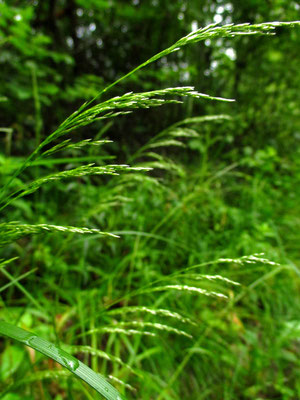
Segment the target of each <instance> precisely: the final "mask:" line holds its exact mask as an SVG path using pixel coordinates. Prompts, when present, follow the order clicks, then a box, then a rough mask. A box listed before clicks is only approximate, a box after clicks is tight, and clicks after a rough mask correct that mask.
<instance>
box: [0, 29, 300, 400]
mask: <svg viewBox="0 0 300 400" xmlns="http://www.w3.org/2000/svg"><path fill="white" fill-rule="evenodd" d="M282 25H287V26H292V25H295V23H266V24H258V25H248V24H241V25H225V26H221V27H219V26H216V25H212V26H209V27H206V28H203V29H199V30H197V31H194V32H192V33H191V34H189V35H187V36H186V37H184V38H182V39H180V40H179V41H177V42H176V43H175V44H174V45H172V46H170V47H169V48H168V49H166V50H164V51H162V52H160V53H159V54H157V55H155V56H154V57H152V58H150V59H149V60H148V61H146V62H145V63H143V64H141V65H140V66H138V67H137V68H135V69H134V70H133V71H131V72H130V73H128V74H127V75H125V76H124V77H122V78H120V79H119V80H117V81H116V82H114V83H113V84H111V85H109V86H108V87H107V88H106V89H104V90H102V91H101V92H100V93H99V95H97V96H96V97H95V98H94V99H93V100H91V101H89V102H87V103H85V104H83V105H82V106H81V107H80V108H79V109H78V110H77V111H75V112H74V113H73V114H72V115H71V116H70V117H68V118H67V119H66V120H65V121H64V122H63V123H62V124H61V125H60V126H59V127H58V129H57V130H56V131H55V132H53V133H52V134H50V135H49V136H47V137H46V139H44V140H43V141H42V142H41V143H40V144H39V145H38V146H37V148H36V149H35V150H34V152H33V153H32V154H31V155H30V156H29V157H28V158H27V160H25V161H24V162H21V163H20V165H19V166H17V168H15V171H14V172H13V173H12V174H11V176H7V177H6V182H5V185H4V187H3V189H2V198H1V210H4V209H5V208H6V207H8V206H11V205H13V204H14V202H16V201H18V200H20V199H21V198H23V197H25V196H28V195H31V194H32V193H34V192H36V191H37V190H38V189H40V188H41V186H43V185H45V184H49V183H50V182H53V181H54V182H60V181H62V180H65V179H74V178H78V179H84V178H85V177H88V176H97V175H102V176H106V175H109V176H114V175H118V174H123V173H127V172H130V173H132V174H133V176H134V177H136V179H142V180H143V179H144V180H145V181H146V179H147V177H145V178H143V177H142V178H141V175H137V174H136V173H137V172H143V171H149V170H151V168H152V167H154V168H162V169H168V170H172V169H175V170H177V171H178V167H177V166H176V165H174V164H173V163H172V162H170V160H167V159H166V158H164V157H162V156H160V155H158V154H157V153H156V152H154V151H153V149H156V148H162V147H165V146H170V145H175V146H180V145H181V142H180V141H178V138H182V137H187V138H193V137H195V135H196V132H195V131H194V130H192V129H191V128H186V127H185V128H182V125H187V124H190V123H196V122H203V120H204V119H205V117H204V118H203V117H199V118H198V119H197V120H196V119H192V118H191V119H189V120H185V121H182V122H181V123H178V124H176V125H175V126H172V127H170V128H168V129H166V130H165V131H164V132H162V133H161V134H159V135H158V136H156V137H155V138H153V139H152V140H151V141H150V142H149V143H148V144H147V145H145V146H144V147H143V148H141V149H140V151H139V152H138V153H137V154H135V155H134V156H133V157H132V161H135V160H137V159H138V158H140V157H143V158H144V157H150V158H152V159H154V160H155V161H154V162H152V163H149V162H148V163H147V164H146V166H145V165H143V166H140V165H137V166H133V167H130V166H128V165H115V164H112V165H95V164H88V165H81V166H78V167H76V168H71V169H68V170H64V171H58V172H55V173H52V174H50V175H46V176H43V177H39V178H35V179H33V180H32V181H31V182H29V183H25V184H24V183H23V182H22V180H21V174H24V172H25V171H27V170H28V169H30V168H31V167H34V166H37V165H39V163H41V162H42V161H45V162H46V163H47V160H51V157H52V156H53V155H54V154H56V153H58V152H60V151H63V150H67V149H78V148H79V149H82V148H88V147H90V146H100V145H104V144H106V143H107V142H108V141H107V140H94V141H93V140H83V141H80V142H78V143H74V142H71V141H70V139H66V140H62V138H63V137H64V136H65V135H67V134H70V133H71V132H72V131H73V130H75V129H77V128H80V127H83V126H87V125H89V124H91V123H92V122H96V121H102V120H106V119H110V118H114V117H119V116H121V115H125V114H128V113H129V112H132V110H135V109H138V108H150V107H157V106H161V105H163V104H168V103H178V102H179V101H178V100H177V98H178V97H188V98H193V99H202V98H204V99H209V100H220V101H232V100H230V99H223V98H216V97H211V96H208V95H206V94H202V93H198V92H197V91H195V90H194V88H192V87H175V88H167V89H162V90H155V91H151V92H144V93H127V94H124V95H122V96H120V97H114V98H111V99H108V100H106V101H103V102H100V103H97V104H95V103H96V100H98V99H99V98H100V97H101V96H103V95H104V94H105V93H106V92H107V91H108V90H109V89H111V88H112V87H113V86H114V85H116V84H117V83H120V82H121V81H122V80H123V79H125V78H127V77H129V76H131V75H132V74H134V73H136V72H137V71H138V70H140V69H141V68H143V67H145V66H147V65H148V64H150V63H152V62H154V61H156V60H158V59H159V58H161V57H164V56H167V55H168V54H170V53H172V52H174V51H178V50H179V49H180V48H181V47H183V46H185V45H187V44H190V43H195V42H198V41H201V40H206V39H208V38H218V37H233V36H238V35H245V34H246V35H252V34H269V33H271V32H272V30H273V29H274V28H275V27H277V26H282ZM168 96H171V99H169V98H168ZM201 118H202V119H201ZM206 118H207V119H212V116H209V117H206ZM213 118H214V119H222V118H223V119H224V118H226V117H224V116H223V117H222V116H220V117H213ZM38 136H39V133H38ZM126 178H127V175H124V177H123V181H124V180H125V179H126ZM129 178H130V177H129V176H128V180H129ZM148 178H149V177H148ZM193 196H195V195H192V196H190V195H188V196H187V199H186V201H185V202H186V203H187V202H189V201H190V200H191V197H192V199H193ZM169 218H170V215H167V216H166V219H165V220H163V222H162V223H165V221H167V220H168V219H169ZM0 229H1V231H0V244H2V245H6V244H7V243H9V242H12V241H14V240H17V239H19V238H22V237H24V236H26V235H30V234H40V233H41V232H45V231H49V232H51V231H63V232H66V233H69V234H73V233H79V234H97V235H101V236H105V237H114V236H116V235H115V234H114V233H109V232H103V231H102V230H100V229H96V228H86V227H83V228H82V227H79V228H78V227H73V226H71V227H70V226H61V225H53V224H35V225H29V224H21V223H17V222H3V223H2V224H1V226H0ZM155 233H156V229H154V231H153V232H152V234H153V235H154V234H155ZM11 262H13V260H11ZM226 262H232V263H236V264H239V263H242V264H243V263H247V262H249V263H253V262H257V263H269V262H268V260H265V259H263V258H261V257H256V258H255V257H254V258H253V257H252V258H244V259H229V260H228V259H218V260H217V261H215V262H213V263H204V264H201V265H195V266H193V267H189V268H184V269H182V270H180V271H177V272H176V273H173V274H167V275H165V276H163V277H161V278H159V279H154V280H153V279H151V276H149V282H148V283H145V284H144V285H143V286H142V287H139V288H137V289H135V290H131V291H130V290H129V291H127V292H126V293H125V295H122V294H121V295H119V294H118V295H116V296H114V300H113V301H109V303H108V304H107V305H104V306H103V307H102V309H101V310H100V313H101V314H103V315H102V317H103V320H104V321H105V322H106V325H104V326H102V327H100V328H97V327H95V326H93V324H94V323H92V321H91V319H89V320H88V321H85V322H88V323H90V324H91V325H92V326H91V329H90V330H88V331H85V332H84V333H83V334H81V335H80V337H85V336H89V335H91V336H92V338H93V339H92V340H93V343H94V345H93V346H77V347H76V346H74V347H73V348H71V349H69V353H75V354H77V353H80V352H84V353H87V354H92V355H93V356H97V357H103V358H106V359H107V360H110V361H112V362H113V363H119V364H120V365H121V366H122V367H124V368H127V370H129V371H131V369H130V368H131V367H130V365H129V366H128V365H124V363H122V361H121V360H120V359H117V358H114V357H112V356H110V355H109V354H107V353H106V352H101V351H99V350H97V348H96V347H97V334H99V333H102V334H107V333H111V334H113V335H115V334H123V335H133V336H135V335H136V336H138V337H140V336H146V337H147V336H149V337H153V336H155V331H156V330H157V331H164V332H167V333H170V334H174V335H179V336H183V337H185V338H187V339H190V338H191V337H192V333H190V332H189V331H188V332H187V331H186V330H185V329H184V328H182V329H178V328H177V327H174V326H172V324H169V323H168V324H165V323H160V322H157V321H156V320H155V319H154V320H153V321H148V320H147V319H146V320H144V319H142V320H138V321H136V320H125V321H124V320H122V321H116V320H115V319H114V317H113V316H114V315H118V314H119V315H121V316H122V317H123V316H125V317H126V315H127V314H130V313H134V314H135V313H142V314H143V313H145V314H146V315H147V314H148V315H150V316H151V315H154V316H160V317H167V318H170V319H173V320H178V321H180V323H182V324H183V325H187V326H188V325H190V326H191V327H192V326H194V324H195V322H194V321H193V320H191V319H190V318H189V317H187V316H185V315H181V314H180V313H178V312H174V311H172V310H170V309H165V308H160V307H158V305H155V307H149V306H148V305H145V306H129V305H128V303H129V301H130V300H131V299H134V298H135V297H137V296H145V295H151V294H153V293H156V292H165V293H166V297H167V296H168V295H169V293H174V292H183V293H189V294H193V293H196V294H200V295H205V296H209V297H214V298H217V299H219V298H226V295H225V294H224V293H223V292H222V290H221V289H220V283H226V284H233V285H236V284H237V283H236V282H235V281H233V280H230V279H226V278H224V277H221V276H219V275H209V274H200V273H199V272H194V271H197V270H198V268H199V267H203V266H204V265H207V264H221V263H226ZM132 263H134V258H133V260H132ZM7 265H8V264H7V262H3V263H2V264H1V270H2V272H3V273H4V275H5V276H6V277H7V278H8V279H10V280H11V284H12V285H14V284H15V285H18V286H19V288H20V289H21V290H22V291H23V293H24V294H25V296H27V298H28V299H29V300H30V301H31V302H32V303H33V304H34V305H35V307H36V308H37V309H39V310H40V311H41V312H44V311H45V310H44V308H43V307H42V306H41V305H40V304H39V302H37V301H36V299H34V298H32V296H31V294H30V293H29V292H28V291H27V290H26V289H25V287H23V285H21V284H20V283H19V281H18V280H19V279H23V278H24V277H26V276H24V275H23V276H20V277H19V279H18V280H16V279H14V278H13V277H12V276H11V275H10V274H9V273H8V272H7V271H6V266H7ZM191 271H193V272H192V273H191ZM133 279H134V274H133V271H131V274H130V281H131V280H133ZM195 282H196V283H198V282H201V283H202V282H204V284H203V285H200V286H199V285H198V284H196V283H195ZM205 282H206V283H205ZM128 287H129V288H130V287H131V285H130V284H128ZM6 288H7V286H6V287H5V289H6ZM2 289H3V288H2ZM3 290H4V289H3ZM112 290H113V288H112ZM115 305H120V306H119V307H118V308H113V306H115ZM225 310H226V308H225ZM0 328H1V333H2V335H6V336H8V337H10V338H12V339H15V340H17V341H20V342H21V343H23V344H27V345H28V346H29V347H31V348H33V349H35V350H38V351H39V352H41V353H43V354H45V355H46V356H48V357H50V358H52V359H54V360H55V361H57V362H59V363H61V364H62V365H63V366H64V367H65V368H67V369H69V371H70V372H73V373H75V375H77V376H79V377H81V378H82V379H83V380H84V381H85V382H86V383H88V384H89V385H90V386H92V387H94V388H95V389H96V390H97V391H98V392H99V393H100V394H102V395H103V396H104V397H106V398H107V399H116V400H117V399H118V398H122V396H121V395H120V394H119V393H118V392H117V391H116V390H115V389H114V388H113V387H112V386H111V385H109V384H108V383H106V382H105V380H104V379H103V378H102V377H101V376H98V375H96V373H93V372H92V371H91V370H90V369H88V367H86V366H85V365H84V364H82V363H81V362H79V361H78V360H77V359H75V358H74V357H73V356H71V355H70V354H69V353H68V352H66V351H65V350H64V349H62V348H61V347H57V346H56V345H53V344H51V343H49V342H48V341H46V340H44V339H41V338H40V337H39V336H37V335H33V334H31V333H28V332H26V331H24V330H22V329H21V328H18V327H17V326H13V325H11V324H8V323H7V322H1V323H0ZM79 328H80V326H76V325H75V326H73V327H72V330H73V331H74V332H75V333H74V334H75V335H76V331H77V330H78V329H79ZM187 330H189V328H187ZM191 330H192V329H191ZM153 331H154V332H153ZM111 340H113V339H111ZM140 340H141V339H138V340H137V342H136V343H135V347H136V349H138V348H139V346H140ZM94 365H95V366H96V365H97V363H96V362H94ZM182 365H183V366H182V368H183V367H184V363H183V364H182ZM179 370H180V368H179ZM133 372H134V373H136V374H137V376H139V374H141V371H133ZM60 375H63V374H61V371H59V373H58V374H57V376H60ZM48 376H49V377H55V374H52V375H51V374H50V373H48ZM176 376H177V373H175V375H174V377H173V379H172V381H174V380H175V379H176ZM36 379H41V376H39V375H37V377H36ZM148 379H149V377H148ZM112 380H113V375H112ZM125 387H126V386H125ZM129 389H131V388H129Z"/></svg>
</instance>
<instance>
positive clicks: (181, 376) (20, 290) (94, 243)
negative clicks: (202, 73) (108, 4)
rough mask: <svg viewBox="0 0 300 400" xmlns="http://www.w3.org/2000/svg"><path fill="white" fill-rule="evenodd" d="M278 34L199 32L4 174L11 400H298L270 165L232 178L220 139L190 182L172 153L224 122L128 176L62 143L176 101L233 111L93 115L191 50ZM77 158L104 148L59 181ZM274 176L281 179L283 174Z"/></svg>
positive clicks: (4, 375) (294, 322)
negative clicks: (179, 107)
mask: <svg viewBox="0 0 300 400" xmlns="http://www.w3.org/2000/svg"><path fill="white" fill-rule="evenodd" d="M278 25H286V24H285V23H283V24H281V23H268V24H260V25H254V26H251V25H247V24H243V25H239V26H234V25H228V26H223V27H219V26H216V25H212V26H210V27H206V28H204V29H199V30H198V31H195V32H193V33H191V34H190V35H188V36H186V37H185V38H182V39H180V40H179V41H178V42H177V43H175V44H174V45H172V46H171V47H170V48H168V49H166V50H164V51H162V52H161V53H159V54H158V55H156V56H154V57H152V58H150V59H149V60H148V61H146V62H145V63H144V64H142V65H141V66H139V67H137V68H136V69H135V70H134V71H132V72H130V73H129V74H127V75H126V76H125V77H123V78H121V79H119V80H118V81H116V82H115V83H113V84H112V85H110V86H109V87H108V88H106V89H105V90H104V91H103V92H101V93H100V94H99V96H97V98H95V99H93V100H92V101H90V102H88V103H85V104H84V105H83V106H82V107H81V108H80V109H79V110H77V111H76V112H75V113H73V114H72V115H71V116H70V117H68V118H67V119H66V120H65V121H64V122H63V123H62V124H61V125H60V126H59V127H58V129H57V130H56V131H55V132H53V133H52V134H50V135H49V136H48V137H47V138H45V139H44V140H43V141H42V142H41V143H40V144H39V145H38V146H37V148H36V149H34V150H33V153H32V154H31V155H30V156H29V157H28V158H27V159H26V160H22V161H21V162H20V161H17V162H15V163H14V164H13V165H12V166H10V167H9V168H7V170H5V169H4V175H5V171H6V176H4V178H3V190H2V198H1V201H2V203H1V207H2V208H1V210H4V209H5V212H6V214H5V220H4V221H3V222H2V223H1V225H0V244H1V245H2V246H3V257H4V259H5V260H7V261H2V262H1V265H0V268H1V273H2V275H3V282H2V283H1V285H2V286H1V287H0V294H1V305H2V309H1V321H0V331H1V334H2V335H6V336H8V337H9V338H10V339H14V340H15V341H17V342H11V341H10V340H9V339H7V340H6V341H5V346H4V347H3V353H2V364H1V368H0V376H1V382H2V384H1V388H0V389H1V397H2V398H4V399H5V400H10V399H14V400H18V399H21V398H22V399H27V400H29V399H30V400H31V399H50V398H55V399H56V400H60V399H62V398H70V399H83V398H87V399H95V398H101V396H104V397H106V398H107V399H115V400H117V399H119V398H120V399H121V398H125V397H126V398H145V399H150V398H158V399H181V398H184V399H193V398H195V399H210V398H211V399H218V398H220V399H221V398H222V399H228V400H229V399H234V398H257V399H258V398H264V397H268V398H276V397H277V398H278V396H282V398H286V399H293V398H297V396H299V394H300V388H299V383H298V382H299V379H298V377H299V360H298V358H297V355H296V354H297V351H298V349H297V346H298V344H297V341H296V338H297V334H298V333H299V310H300V307H299V301H297V291H298V290H299V269H298V267H297V266H296V263H297V262H298V261H299V259H298V257H297V253H296V251H295V249H294V251H289V253H288V254H287V250H290V247H292V245H291V243H292V239H291V236H292V234H291V233H290V232H289V233H287V237H285V235H286V233H285V232H286V231H289V226H290V224H291V223H292V221H293V220H294V213H295V210H296V201H295V198H294V197H293V196H291V197H290V198H289V202H290V207H289V210H288V211H286V213H285V219H284V220H283V221H281V220H279V219H278V216H280V214H281V213H282V205H281V201H280V200H281V198H280V196H282V197H283V196H285V194H286V193H285V190H286V189H285V187H284V185H283V187H282V190H281V192H280V194H279V195H278V194H277V189H276V187H275V186H274V184H273V182H272V179H271V176H266V173H265V171H264V169H263V166H262V165H260V163H259V162H257V163H254V164H253V163H251V162H250V161H249V159H247V157H243V158H242V159H241V160H239V162H235V163H233V164H231V165H228V163H227V161H226V157H225V156H224V157H222V158H218V157H216V156H214V150H215V149H216V146H217V144H216V143H214V142H213V141H209V140H207V143H206V144H205V145H203V144H202V157H201V161H200V164H196V163H195V164H194V168H193V169H189V168H187V167H186V166H184V165H180V163H179V162H178V161H177V160H176V159H171V158H170V157H169V156H167V153H168V152H169V148H170V147H172V148H173V147H175V148H176V147H179V148H180V150H181V153H182V154H184V152H185V151H186V150H185V147H188V148H195V146H196V148H197V146H199V145H200V144H201V143H200V141H201V136H200V135H199V132H201V129H202V128H203V125H204V124H207V123H209V124H212V123H219V124H226V123H227V122H228V120H229V119H230V117H229V116H226V115H220V116H200V117H194V118H189V119H186V120H184V121H179V122H178V123H176V124H175V125H173V126H171V127H167V128H166V129H165V130H164V131H163V132H160V133H158V134H157V135H154V136H153V138H152V139H151V140H150V141H149V142H148V143H145V144H144V145H143V147H142V148H140V149H139V150H138V151H137V152H136V153H135V154H132V155H131V157H130V159H129V160H128V161H129V163H130V164H131V165H133V166H128V165H127V164H126V165H125V164H124V165H123V164H122V165H117V164H104V161H105V156H106V153H105V150H104V149H105V146H109V145H110V141H109V140H107V139H104V140H99V138H97V139H95V140H90V139H88V140H82V141H79V142H77V143H75V142H73V141H71V140H70V139H65V136H66V135H68V134H70V133H71V132H72V131H73V130H74V129H77V128H81V127H84V126H87V125H88V124H90V123H92V122H97V121H102V120H106V119H109V118H116V117H119V116H121V115H124V114H127V113H128V112H131V111H133V110H135V109H138V108H151V107H156V106H161V105H163V104H165V103H177V102H178V97H179V96H181V97H192V98H196V99H204V100H217V101H218V100H221V101H224V100H225V101H227V100H228V99H222V98H221V99H220V98H215V97H213V98H212V97H210V96H207V95H204V94H201V93H197V92H196V91H195V90H194V89H193V88H190V87H183V88H177V87H175V88H168V89H164V90H156V91H151V92H145V93H127V94H125V95H121V96H119V97H114V98H112V99H108V100H104V101H102V102H100V103H96V104H95V102H96V100H98V101H99V99H100V100H101V99H102V97H103V96H104V94H105V93H106V92H108V90H109V89H110V88H111V87H112V86H114V85H115V84H117V83H120V82H121V81H122V80H123V79H125V78H126V77H128V76H130V75H131V74H133V73H135V72H137V71H138V70H139V69H141V68H143V67H145V66H147V65H148V64H149V63H151V62H154V61H156V60H157V59H159V58H161V57H163V56H166V55H168V54H170V53H171V52H173V51H177V49H178V48H180V47H182V46H185V45H187V44H191V43H195V42H197V41H200V40H205V39H207V38H215V37H220V36H226V37H231V36H235V35H242V34H250V35H251V34H261V33H263V34H264V33H267V34H268V33H270V32H272V29H273V28H275V27H277V26H278ZM288 25H289V26H292V25H294V23H290V24H288ZM33 77H34V75H33ZM33 80H34V79H33ZM34 82H35V81H34ZM35 84H36V82H35ZM35 88H36V90H35V93H36V96H35V101H36V103H38V92H37V90H38V88H37V87H36V86H35ZM168 96H171V98H169V97H168ZM229 101H230V100H229ZM37 111H38V106H37ZM152 112H154V111H152ZM37 131H38V133H37V136H39V132H40V128H37ZM203 146H204V147H203ZM78 149H80V151H86V152H87V154H88V155H87V157H92V155H93V150H95V149H96V150H97V151H98V152H99V155H100V157H99V158H97V157H95V161H96V163H95V164H88V165H86V164H80V162H81V161H82V159H80V160H78V159H76V158H75V159H74V160H73V162H72V163H70V164H68V165H67V167H66V168H65V169H56V168H55V165H60V160H65V159H66V158H67V159H70V158H72V154H73V152H74V151H77V150H78ZM60 154H62V156H63V158H60V157H59V156H60ZM61 162H63V164H62V165H64V164H65V163H66V162H65V161H61ZM276 162H277V161H276V160H274V159H273V158H272V157H270V159H269V163H270V164H271V165H273V164H274V163H276ZM78 164H79V165H78ZM293 164H294V165H295V168H297V160H296V159H295V160H293ZM264 165H265V164H264ZM49 169H50V174H49V173H48V170H49ZM152 169H154V170H153V171H152ZM44 171H46V173H44ZM278 176H279V177H281V178H282V180H283V181H284V173H282V174H281V175H280V171H279V172H278ZM70 182H71V183H70ZM275 196H279V199H276V202H275V201H273V198H274V197H275ZM18 220H26V223H21V222H15V221H18ZM277 221H279V222H277ZM70 222H71V224H72V226H70ZM118 237H120V238H118ZM292 249H293V247H292ZM262 252H264V253H266V255H262V254H261V253H262ZM256 253H259V254H256ZM245 254H253V255H252V256H245ZM16 256H18V257H19V258H18V259H16ZM269 259H272V260H275V261H276V262H274V261H269ZM5 321H6V322H5ZM8 321H9V322H8ZM28 332H30V333H28ZM31 332H34V333H31ZM32 338H33V340H31V339H32ZM18 342H20V343H23V344H26V347H24V346H20V345H19V343H18ZM266 348H267V349H268V351H267V352H266V350H265V349H266ZM39 353H42V354H44V355H46V356H47V357H48V359H47V358H45V357H43V356H42V355H41V354H39ZM54 361H55V362H58V363H59V364H60V365H62V366H63V367H65V369H67V370H65V369H62V368H61V367H60V366H59V365H58V364H56V363H55V362H54ZM87 365H88V366H90V367H91V368H92V370H91V369H90V368H89V367H88V366H87ZM75 367H76V368H75ZM70 372H71V373H72V372H73V373H75V375H77V376H79V377H80V378H81V379H82V380H83V382H85V383H83V382H82V381H80V380H77V379H72V378H71V377H70ZM100 374H101V375H100ZM103 376H105V378H106V380H104V378H103ZM108 382H110V383H108ZM113 386H114V387H115V388H116V389H114V387H113ZM93 389H96V391H97V392H98V393H96V392H95V391H94V390H93Z"/></svg>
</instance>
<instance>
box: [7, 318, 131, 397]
mask: <svg viewBox="0 0 300 400" xmlns="http://www.w3.org/2000/svg"><path fill="white" fill-rule="evenodd" d="M0 334H1V335H4V336H8V337H9V338H11V339H14V340H17V341H18V342H20V343H23V344H25V345H27V346H29V347H31V348H32V349H34V350H36V351H38V352H40V353H42V354H44V355H45V356H47V357H50V358H52V359H53V360H54V361H56V362H58V363H59V364H61V365H62V366H63V367H65V368H67V369H68V370H69V371H70V372H72V373H73V374H74V375H76V376H77V377H78V378H80V379H82V380H83V381H84V382H86V383H87V384H88V385H89V386H91V387H92V388H94V389H95V390H96V391H97V392H98V393H100V394H102V396H104V397H105V398H106V399H107V400H123V399H124V397H122V396H121V395H120V394H119V392H118V391H117V390H116V389H115V388H114V387H113V386H112V385H111V384H110V383H108V382H107V381H106V380H105V379H104V377H102V376H101V375H100V374H97V373H96V372H94V371H93V370H91V369H90V368H89V367H88V366H86V365H85V364H83V363H82V362H81V361H79V360H77V358H75V357H73V356H71V355H70V354H69V353H67V352H66V351H64V350H62V349H60V348H59V347H58V346H56V345H54V344H52V343H50V342H48V341H47V340H45V339H43V338H41V337H39V336H37V335H35V334H33V333H31V332H28V331H26V330H24V329H22V328H19V327H17V326H15V325H12V324H10V323H8V322H5V321H3V320H2V321H0Z"/></svg>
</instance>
